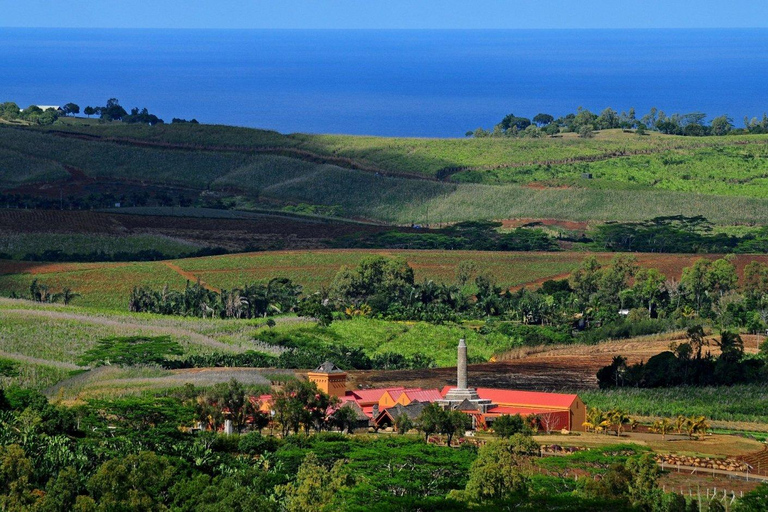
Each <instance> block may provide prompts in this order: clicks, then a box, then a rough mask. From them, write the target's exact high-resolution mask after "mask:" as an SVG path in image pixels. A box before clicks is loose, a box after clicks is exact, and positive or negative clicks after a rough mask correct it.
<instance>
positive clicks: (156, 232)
mask: <svg viewBox="0 0 768 512" xmlns="http://www.w3.org/2000/svg"><path fill="white" fill-rule="evenodd" d="M123 210H124V209H119V210H118V209H115V210H114V211H111V212H93V211H57V210H15V209H0V236H2V237H3V239H2V240H0V252H6V253H9V254H12V255H14V256H15V255H24V254H26V253H27V252H36V253H40V252H42V251H43V250H46V249H62V250H63V251H64V252H68V253H90V252H92V251H98V250H103V251H104V252H107V253H111V252H116V251H130V252H137V251H139V250H156V251H159V252H161V253H163V254H165V255H166V257H168V258H173V257H176V256H178V255H182V254H189V253H191V252H194V251H195V250H197V249H200V248H201V247H221V248H224V249H227V250H232V251H242V250H255V249H259V250H263V249H273V250H274V249H311V248H321V247H328V246H330V245H331V244H333V243H334V241H335V240H338V239H339V238H342V237H353V236H361V235H368V234H372V233H377V232H380V231H385V230H388V229H392V228H388V227H385V226H377V225H371V224H363V223H356V222H345V221H341V220H338V221H336V220H329V219H322V218H312V217H303V216H299V215H290V214H285V215H282V214H279V213H261V214H257V213H249V212H234V211H228V210H211V209H196V208H169V207H166V208H136V209H134V208H127V209H125V210H127V211H126V213H123ZM32 233H34V234H32ZM35 240H38V242H37V243H36V242H35ZM36 245H37V246H36Z"/></svg>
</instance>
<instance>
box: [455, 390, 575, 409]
mask: <svg viewBox="0 0 768 512" xmlns="http://www.w3.org/2000/svg"><path fill="white" fill-rule="evenodd" d="M455 387H456V386H445V387H444V388H443V389H442V390H441V391H440V394H441V395H442V396H445V395H446V394H447V393H448V391H450V390H451V389H453V388H455ZM477 394H478V396H479V397H480V398H482V399H487V400H490V401H491V402H493V403H494V404H496V405H503V406H511V407H515V406H517V407H524V408H531V407H534V408H536V407H538V408H552V409H570V407H571V404H573V401H574V400H576V399H577V398H578V396H577V395H565V394H562V393H542V392H539V391H518V390H514V389H493V388H477Z"/></svg>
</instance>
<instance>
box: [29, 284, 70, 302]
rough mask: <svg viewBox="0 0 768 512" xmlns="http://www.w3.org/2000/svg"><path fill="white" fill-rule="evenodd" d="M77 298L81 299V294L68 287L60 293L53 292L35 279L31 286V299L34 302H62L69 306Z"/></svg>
mask: <svg viewBox="0 0 768 512" xmlns="http://www.w3.org/2000/svg"><path fill="white" fill-rule="evenodd" d="M77 297H80V294H79V293H76V292H74V291H72V289H71V288H69V287H66V286H65V287H64V288H62V290H61V291H60V292H53V291H51V289H50V288H49V287H48V285H46V284H43V283H41V282H40V281H38V280H37V279H33V280H32V283H30V285H29V299H30V300H32V301H34V302H62V303H63V304H64V305H67V304H69V303H70V302H72V300H74V299H76V298H77Z"/></svg>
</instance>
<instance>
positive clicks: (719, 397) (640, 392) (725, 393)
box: [580, 384, 768, 423]
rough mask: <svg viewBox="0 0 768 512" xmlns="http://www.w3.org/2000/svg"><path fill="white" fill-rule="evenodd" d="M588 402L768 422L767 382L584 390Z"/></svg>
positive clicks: (648, 412) (649, 412)
mask: <svg viewBox="0 0 768 512" xmlns="http://www.w3.org/2000/svg"><path fill="white" fill-rule="evenodd" d="M580 394H581V395H582V398H583V399H584V401H585V402H586V403H588V404H589V405H590V406H592V407H599V408H601V409H606V410H607V409H613V408H619V409H622V410H624V411H626V412H628V413H629V414H631V415H632V414H634V415H640V416H657V417H668V418H676V417H677V416H678V415H684V416H705V417H707V418H709V419H712V420H720V421H744V422H758V423H768V385H766V384H743V385H736V386H718V387H701V388H697V387H683V386H681V387H674V388H663V389H635V388H631V389H615V390H603V391H584V392H582V393H580Z"/></svg>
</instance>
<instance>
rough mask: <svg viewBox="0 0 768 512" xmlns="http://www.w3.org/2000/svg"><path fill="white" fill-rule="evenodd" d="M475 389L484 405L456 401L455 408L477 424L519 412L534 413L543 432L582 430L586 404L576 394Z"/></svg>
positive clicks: (445, 390)
mask: <svg viewBox="0 0 768 512" xmlns="http://www.w3.org/2000/svg"><path fill="white" fill-rule="evenodd" d="M451 389H452V388H451V387H450V386H446V387H445V388H443V390H442V391H441V394H442V395H443V396H444V397H445V396H446V395H448V393H449V392H450V391H451ZM475 391H476V392H477V396H478V397H479V398H480V400H487V401H489V402H490V405H489V406H488V407H487V408H484V407H475V406H472V407H470V405H471V401H470V402H468V403H466V402H465V403H462V404H459V405H460V406H461V407H457V408H459V409H461V410H463V411H464V412H466V413H468V414H470V415H472V416H473V417H474V418H475V422H476V426H478V427H487V426H490V425H491V424H492V423H493V420H494V419H496V418H498V417H499V416H503V415H505V414H508V415H515V414H519V415H521V416H523V417H529V416H534V415H535V416H537V417H538V423H539V427H540V428H541V429H543V430H546V431H553V430H562V429H566V430H579V431H583V430H584V426H583V425H582V424H583V423H584V421H586V407H585V405H584V402H582V401H581V399H580V398H579V397H578V395H568V394H562V393H541V392H536V391H516V390H511V389H493V388H477V389H475ZM483 409H485V410H483Z"/></svg>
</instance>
